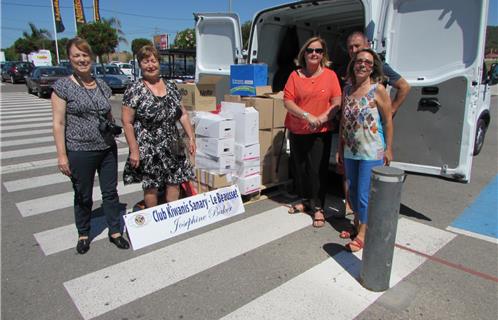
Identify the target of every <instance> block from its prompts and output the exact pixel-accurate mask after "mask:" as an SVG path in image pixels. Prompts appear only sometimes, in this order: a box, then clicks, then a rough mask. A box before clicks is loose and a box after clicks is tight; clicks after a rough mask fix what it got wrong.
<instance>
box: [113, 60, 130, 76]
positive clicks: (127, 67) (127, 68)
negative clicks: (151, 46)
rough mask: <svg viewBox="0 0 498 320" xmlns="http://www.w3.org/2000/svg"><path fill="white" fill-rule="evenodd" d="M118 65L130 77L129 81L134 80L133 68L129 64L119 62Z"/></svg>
mask: <svg viewBox="0 0 498 320" xmlns="http://www.w3.org/2000/svg"><path fill="white" fill-rule="evenodd" d="M116 65H117V66H118V67H119V68H120V69H121V71H123V73H124V74H126V76H127V77H128V79H130V80H132V78H133V66H132V65H131V64H129V63H123V62H119V63H116Z"/></svg>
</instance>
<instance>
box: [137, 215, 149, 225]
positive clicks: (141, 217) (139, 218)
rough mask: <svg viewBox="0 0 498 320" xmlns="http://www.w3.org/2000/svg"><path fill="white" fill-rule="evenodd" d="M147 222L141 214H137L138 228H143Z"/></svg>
mask: <svg viewBox="0 0 498 320" xmlns="http://www.w3.org/2000/svg"><path fill="white" fill-rule="evenodd" d="M145 222H146V220H145V217H144V216H143V215H141V214H137V215H136V216H135V224H136V225H137V226H143V225H144V224H145Z"/></svg>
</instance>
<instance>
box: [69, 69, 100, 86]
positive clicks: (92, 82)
mask: <svg viewBox="0 0 498 320" xmlns="http://www.w3.org/2000/svg"><path fill="white" fill-rule="evenodd" d="M73 76H74V78H75V79H76V82H78V84H80V85H83V87H85V88H89V89H93V88H95V85H96V82H95V79H94V78H92V77H90V79H91V80H90V81H85V80H83V78H81V76H80V75H79V74H77V73H76V72H75V73H73Z"/></svg>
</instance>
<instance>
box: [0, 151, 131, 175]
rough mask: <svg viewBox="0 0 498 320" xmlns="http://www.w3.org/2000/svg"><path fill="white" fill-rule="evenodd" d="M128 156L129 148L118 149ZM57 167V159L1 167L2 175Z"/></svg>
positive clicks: (121, 153) (119, 153)
mask: <svg viewBox="0 0 498 320" xmlns="http://www.w3.org/2000/svg"><path fill="white" fill-rule="evenodd" d="M123 154H128V148H127V147H125V148H118V155H123ZM55 165H57V159H47V160H37V161H28V162H23V163H16V164H11V165H6V166H2V167H0V172H1V173H2V174H6V173H15V172H21V171H29V170H36V169H41V168H47V167H51V166H55Z"/></svg>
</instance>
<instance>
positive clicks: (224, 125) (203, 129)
mask: <svg viewBox="0 0 498 320" xmlns="http://www.w3.org/2000/svg"><path fill="white" fill-rule="evenodd" d="M193 120H194V124H195V134H196V135H199V136H204V137H210V138H219V139H223V138H235V121H234V120H233V119H227V118H224V117H222V116H220V115H217V114H213V113H210V112H196V113H195V116H194V117H193Z"/></svg>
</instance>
